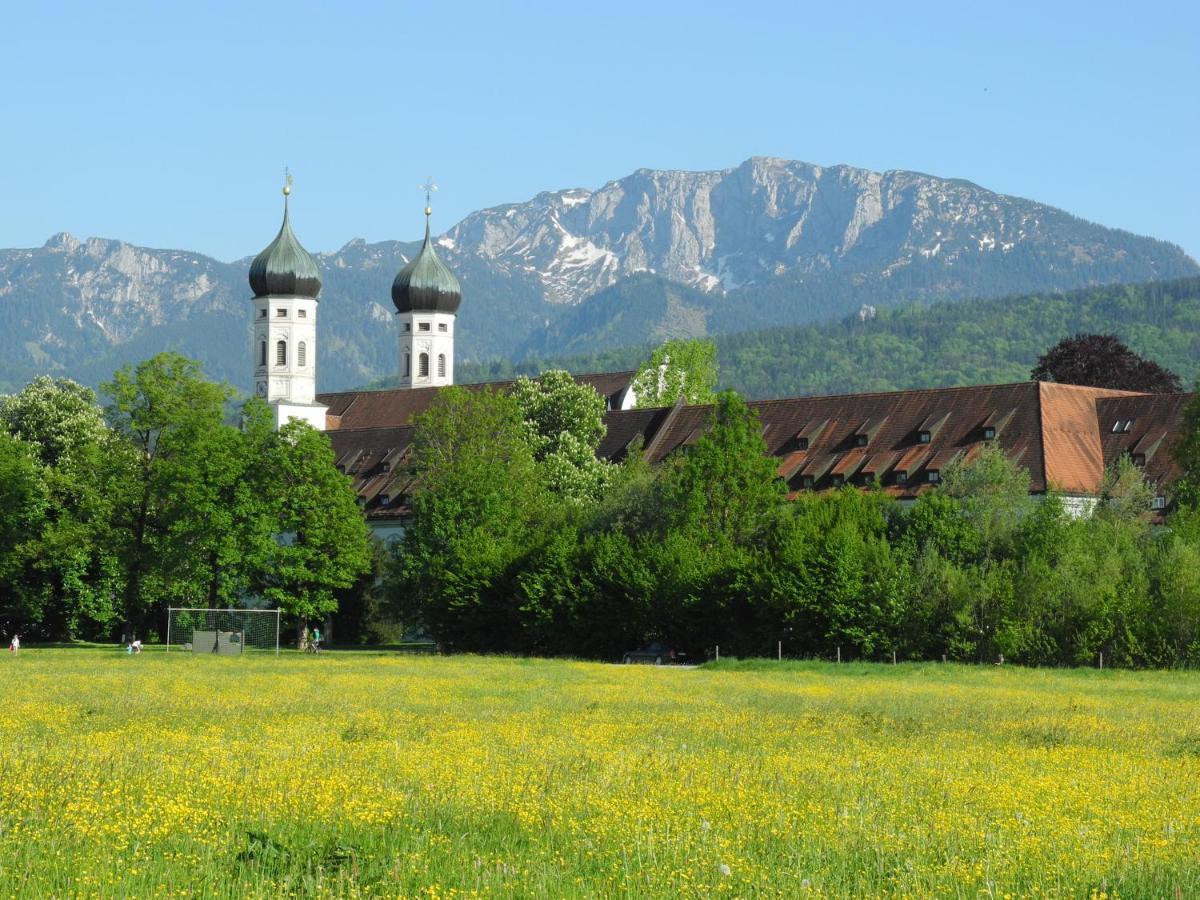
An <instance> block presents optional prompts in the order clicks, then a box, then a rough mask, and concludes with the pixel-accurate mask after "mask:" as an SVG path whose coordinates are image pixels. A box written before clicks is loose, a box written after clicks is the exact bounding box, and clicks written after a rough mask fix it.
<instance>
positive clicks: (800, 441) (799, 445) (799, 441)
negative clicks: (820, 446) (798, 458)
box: [796, 437, 808, 450]
mask: <svg viewBox="0 0 1200 900" xmlns="http://www.w3.org/2000/svg"><path fill="white" fill-rule="evenodd" d="M796 449H797V450H807V449H808V438H806V437H803V438H796Z"/></svg>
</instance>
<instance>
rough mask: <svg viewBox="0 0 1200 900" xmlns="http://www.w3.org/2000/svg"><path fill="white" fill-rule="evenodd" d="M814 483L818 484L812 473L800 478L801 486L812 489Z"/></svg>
mask: <svg viewBox="0 0 1200 900" xmlns="http://www.w3.org/2000/svg"><path fill="white" fill-rule="evenodd" d="M814 484H816V481H815V479H814V478H813V477H812V476H811V475H805V476H804V478H802V479H801V480H800V486H801V487H803V488H806V489H807V490H810V491H811V490H812V486H813V485H814Z"/></svg>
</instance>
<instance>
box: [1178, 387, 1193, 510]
mask: <svg viewBox="0 0 1200 900" xmlns="http://www.w3.org/2000/svg"><path fill="white" fill-rule="evenodd" d="M1172 453H1173V454H1174V456H1175V461H1176V462H1177V463H1178V464H1179V467H1180V468H1181V469H1183V476H1182V477H1181V478H1180V479H1179V480H1178V481H1177V482H1176V483H1175V499H1176V501H1177V502H1178V504H1179V505H1180V506H1183V507H1187V508H1189V509H1192V510H1196V511H1200V384H1197V386H1196V393H1195V394H1193V395H1192V399H1191V402H1189V403H1188V405H1187V406H1186V407H1185V408H1184V412H1183V424H1182V427H1181V428H1180V430H1179V438H1178V439H1177V440H1176V441H1175V446H1174V447H1173V448H1172Z"/></svg>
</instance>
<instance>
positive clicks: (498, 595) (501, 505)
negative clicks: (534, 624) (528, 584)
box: [388, 387, 551, 649]
mask: <svg viewBox="0 0 1200 900" xmlns="http://www.w3.org/2000/svg"><path fill="white" fill-rule="evenodd" d="M415 424H416V435H415V439H414V445H413V457H412V465H413V469H414V472H415V475H416V478H417V483H418V488H417V490H416V491H415V493H414V496H413V500H412V518H411V520H410V522H409V524H408V527H407V529H406V531H405V535H404V540H403V542H402V543H401V544H400V545H399V546H398V547H397V549H396V555H395V559H394V563H393V566H392V572H391V575H390V577H389V580H388V595H389V597H390V599H391V602H392V605H393V608H394V609H395V612H396V614H397V617H398V618H399V619H400V620H401V621H404V622H411V623H414V624H421V625H424V626H425V627H427V628H429V629H430V630H431V631H432V632H433V634H434V635H435V636H436V637H438V638H439V639H440V640H444V641H451V642H454V643H456V644H457V645H459V646H461V647H463V648H466V649H509V648H512V647H515V646H519V644H520V640H521V639H520V635H519V626H518V621H517V618H518V617H517V612H516V610H515V609H514V608H513V604H512V596H513V595H512V592H511V591H510V590H509V588H510V586H511V577H512V574H513V572H512V570H513V567H514V566H515V565H516V563H517V561H518V560H519V559H521V558H522V557H523V556H524V555H525V554H526V553H528V552H529V551H530V550H531V549H532V547H533V546H534V545H535V543H536V542H537V541H538V540H539V539H542V538H543V537H544V531H543V529H544V527H545V523H546V522H547V521H548V520H549V519H550V518H551V517H550V515H549V507H550V505H551V504H550V496H549V493H548V491H547V490H546V488H545V485H544V483H543V480H542V477H541V472H540V470H539V468H538V464H537V463H536V461H535V460H534V457H533V452H532V451H531V449H530V446H529V441H528V438H527V430H526V425H525V420H524V416H523V414H522V411H521V407H520V406H519V405H518V403H517V401H516V399H515V398H513V397H512V396H509V395H505V394H500V393H496V392H493V391H487V390H485V391H468V390H465V389H464V388H461V387H451V388H446V389H444V390H442V391H440V392H439V393H438V396H437V399H436V400H434V402H433V403H432V404H431V405H430V407H429V409H428V410H426V411H425V412H424V413H422V414H421V415H420V416H418V417H417V418H416V421H415Z"/></svg>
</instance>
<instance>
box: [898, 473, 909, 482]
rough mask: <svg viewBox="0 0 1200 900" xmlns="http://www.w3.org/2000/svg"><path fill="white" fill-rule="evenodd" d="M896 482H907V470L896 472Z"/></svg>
mask: <svg viewBox="0 0 1200 900" xmlns="http://www.w3.org/2000/svg"><path fill="white" fill-rule="evenodd" d="M896 484H908V473H907V472H897V473H896Z"/></svg>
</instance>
